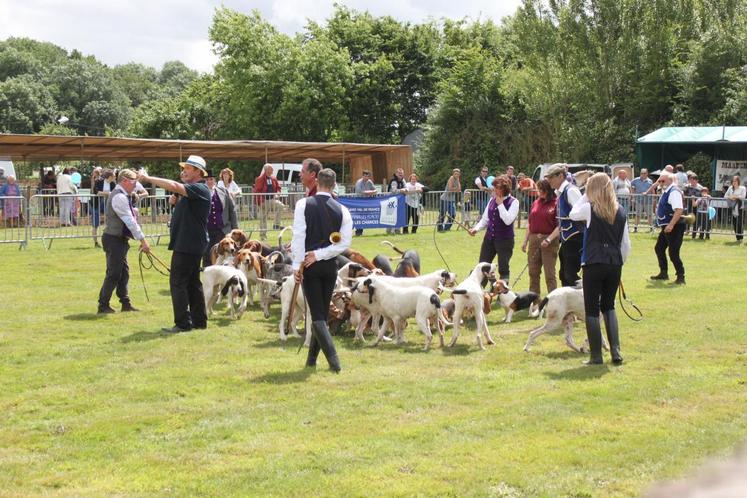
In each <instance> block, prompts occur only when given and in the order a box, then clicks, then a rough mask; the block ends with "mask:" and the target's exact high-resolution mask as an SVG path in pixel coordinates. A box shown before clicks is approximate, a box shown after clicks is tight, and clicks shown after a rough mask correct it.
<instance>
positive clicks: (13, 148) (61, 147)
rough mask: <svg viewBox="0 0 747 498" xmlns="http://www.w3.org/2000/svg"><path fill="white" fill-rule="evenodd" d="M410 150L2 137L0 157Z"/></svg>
mask: <svg viewBox="0 0 747 498" xmlns="http://www.w3.org/2000/svg"><path fill="white" fill-rule="evenodd" d="M403 149H410V146H409V145H384V144H356V143H324V142H275V141H268V140H227V141H210V140H160V139H151V138H121V137H80V136H75V137H68V136H58V135H14V134H0V157H2V156H7V157H10V158H11V159H13V160H79V159H93V160H97V159H100V160H104V159H109V160H123V159H136V160H138V159H139V160H146V159H171V160H175V161H176V160H184V159H186V158H187V157H188V156H189V155H190V154H196V155H199V156H202V157H204V158H206V159H237V160H247V159H254V160H260V161H269V162H280V161H283V162H301V161H302V160H303V159H306V158H307V157H314V158H316V159H319V160H320V161H342V159H343V157H344V158H345V160H346V161H347V160H349V159H353V158H356V157H363V156H371V155H375V154H382V153H387V152H391V151H394V150H403Z"/></svg>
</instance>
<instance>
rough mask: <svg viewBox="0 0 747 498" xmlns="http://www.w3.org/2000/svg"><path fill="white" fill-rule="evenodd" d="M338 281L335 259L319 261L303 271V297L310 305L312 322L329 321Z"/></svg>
mask: <svg viewBox="0 0 747 498" xmlns="http://www.w3.org/2000/svg"><path fill="white" fill-rule="evenodd" d="M336 281H337V264H336V263H335V260H334V259H328V260H324V261H317V262H316V263H314V264H313V265H311V266H309V267H308V268H306V269H305V270H304V271H303V295H304V296H305V297H306V302H308V303H309V313H311V321H312V322H316V321H319V320H324V321H325V322H326V321H327V317H328V316H329V303H330V302H331V301H332V291H333V290H334V289H335V282H336Z"/></svg>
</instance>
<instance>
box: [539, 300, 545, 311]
mask: <svg viewBox="0 0 747 498" xmlns="http://www.w3.org/2000/svg"><path fill="white" fill-rule="evenodd" d="M545 306H547V296H545V298H544V299H543V300H542V301H540V307H539V311H542V308H544V307H545Z"/></svg>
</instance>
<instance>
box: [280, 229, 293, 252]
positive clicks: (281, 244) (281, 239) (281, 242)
mask: <svg viewBox="0 0 747 498" xmlns="http://www.w3.org/2000/svg"><path fill="white" fill-rule="evenodd" d="M292 229H293V228H292V227H284V228H283V229H282V230H280V233H279V234H278V247H283V234H284V233H285V231H286V230H292Z"/></svg>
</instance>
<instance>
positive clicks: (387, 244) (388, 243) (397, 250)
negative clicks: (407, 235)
mask: <svg viewBox="0 0 747 498" xmlns="http://www.w3.org/2000/svg"><path fill="white" fill-rule="evenodd" d="M381 244H382V245H385V246H389V247H391V248H392V249H394V252H396V253H398V254H400V255H403V256H404V254H405V251H403V250H402V249H400V248H398V247H397V246H395V245H394V244H392V243H391V242H389V241H388V240H382V241H381Z"/></svg>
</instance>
